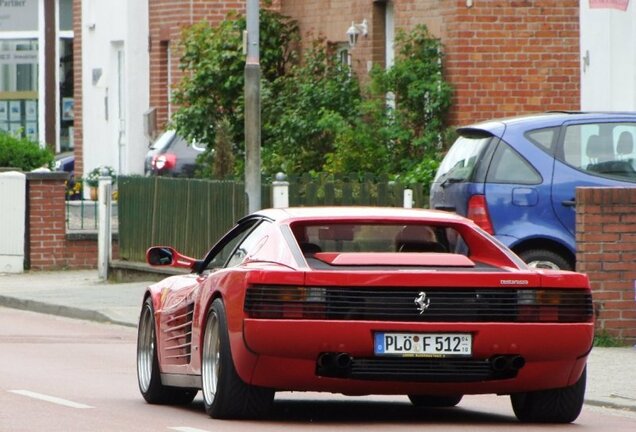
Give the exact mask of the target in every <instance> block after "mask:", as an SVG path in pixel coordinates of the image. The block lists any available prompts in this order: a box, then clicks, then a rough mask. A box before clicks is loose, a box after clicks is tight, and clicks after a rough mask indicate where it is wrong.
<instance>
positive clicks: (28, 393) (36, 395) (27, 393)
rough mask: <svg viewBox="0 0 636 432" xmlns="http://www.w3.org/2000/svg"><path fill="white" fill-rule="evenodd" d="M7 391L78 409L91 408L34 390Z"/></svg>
mask: <svg viewBox="0 0 636 432" xmlns="http://www.w3.org/2000/svg"><path fill="white" fill-rule="evenodd" d="M9 392H11V393H15V394H18V395H22V396H26V397H30V398H33V399H39V400H43V401H46V402H51V403H54V404H58V405H63V406H67V407H71V408H79V409H85V408H93V407H92V406H89V405H84V404H81V403H77V402H73V401H70V400H66V399H61V398H57V397H55V396H48V395H45V394H42V393H35V392H32V391H28V390H9Z"/></svg>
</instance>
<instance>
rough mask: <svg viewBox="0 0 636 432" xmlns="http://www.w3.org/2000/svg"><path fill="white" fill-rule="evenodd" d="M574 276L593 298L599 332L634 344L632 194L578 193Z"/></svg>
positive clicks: (635, 204) (635, 219) (635, 199)
mask: <svg viewBox="0 0 636 432" xmlns="http://www.w3.org/2000/svg"><path fill="white" fill-rule="evenodd" d="M576 202H577V206H576V242H577V246H576V247H577V255H576V259H577V270H578V271H581V272H583V273H587V274H588V276H589V278H590V283H591V285H592V290H593V292H594V294H593V295H594V303H595V308H596V312H597V317H596V318H597V321H596V322H597V327H598V329H600V330H605V331H607V332H608V333H609V334H611V335H613V336H615V337H618V338H620V339H624V340H625V341H630V342H634V341H636V188H577V191H576Z"/></svg>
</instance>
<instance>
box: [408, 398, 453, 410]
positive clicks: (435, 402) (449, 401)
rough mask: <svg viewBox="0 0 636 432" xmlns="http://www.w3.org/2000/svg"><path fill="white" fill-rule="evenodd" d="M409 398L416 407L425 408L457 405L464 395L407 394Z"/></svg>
mask: <svg viewBox="0 0 636 432" xmlns="http://www.w3.org/2000/svg"><path fill="white" fill-rule="evenodd" d="M408 396H409V400H410V401H411V403H412V404H413V405H415V406H416V407H426V408H451V407H454V406H455V405H457V404H458V403H459V402H460V401H461V400H462V398H463V397H464V395H454V396H429V395H408Z"/></svg>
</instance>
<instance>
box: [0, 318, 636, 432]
mask: <svg viewBox="0 0 636 432" xmlns="http://www.w3.org/2000/svg"><path fill="white" fill-rule="evenodd" d="M135 338H136V334H135V329H133V328H130V327H122V326H117V325H109V324H100V323H94V322H89V321H78V320H74V319H67V318H60V317H55V316H50V315H43V314H36V313H32V312H27V311H20V310H15V309H6V308H0V406H1V407H2V410H0V430H1V431H13V432H15V431H25V432H26V431H29V432H31V431H47V432H57V431H60V432H62V431H63V432H68V431H73V432H75V431H78V432H83V431H86V432H89V431H90V432H99V431H109V432H111V431H117V432H129V431H130V432H132V431H135V432H140V431H142V432H143V431H153V432H156V431H180V432H205V431H209V432H213V431H244V430H246V429H247V430H253V431H298V430H311V431H320V430H330V431H331V430H334V429H336V428H337V429H338V430H341V431H359V430H361V429H364V430H365V431H368V432H374V431H382V432H385V431H386V430H387V429H389V430H392V431H393V430H397V431H421V430H423V429H427V430H440V429H443V430H444V431H448V432H459V431H466V430H471V431H476V432H481V431H484V432H491V431H492V430H501V431H508V430H510V428H511V427H514V428H515V430H518V431H531V430H538V429H542V430H543V429H546V428H549V429H552V428H557V427H558V428H561V427H562V426H535V425H521V424H519V423H518V422H517V420H516V418H515V417H514V415H513V413H512V409H511V408H510V403H509V399H508V397H498V396H493V395H489V396H472V397H471V396H468V397H466V398H465V399H464V400H463V401H462V402H461V403H460V405H459V406H458V407H456V408H453V409H438V410H433V409H430V410H422V409H416V408H414V407H413V406H411V404H410V403H409V402H408V401H407V399H406V397H401V396H390V397H377V396H369V397H362V398H349V397H345V396H340V395H331V394H319V393H287V392H286V393H280V394H278V395H277V397H276V401H275V403H274V409H273V412H272V415H271V417H270V418H268V419H266V420H263V421H259V422H243V421H219V420H213V419H210V418H209V417H207V415H206V414H205V411H204V409H203V404H202V401H201V399H200V396H199V397H198V398H197V399H196V400H195V402H194V403H193V404H190V405H188V406H186V407H168V406H153V405H148V404H146V403H145V402H144V401H143V399H142V398H141V396H140V394H139V391H138V389H137V384H136V375H135ZM576 423H577V424H576V426H575V427H576V428H577V431H583V432H586V431H599V430H608V431H612V432H622V431H625V432H626V431H630V432H631V431H633V430H636V413H630V412H618V411H615V410H607V409H601V408H596V407H590V406H586V407H584V410H583V413H582V414H581V416H580V417H579V419H578V420H577V422H576Z"/></svg>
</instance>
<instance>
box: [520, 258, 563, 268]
mask: <svg viewBox="0 0 636 432" xmlns="http://www.w3.org/2000/svg"><path fill="white" fill-rule="evenodd" d="M528 267H532V268H537V269H549V270H560V268H559V266H558V265H556V264H555V263H553V262H552V261H541V260H536V261H530V262H529V263H528Z"/></svg>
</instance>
